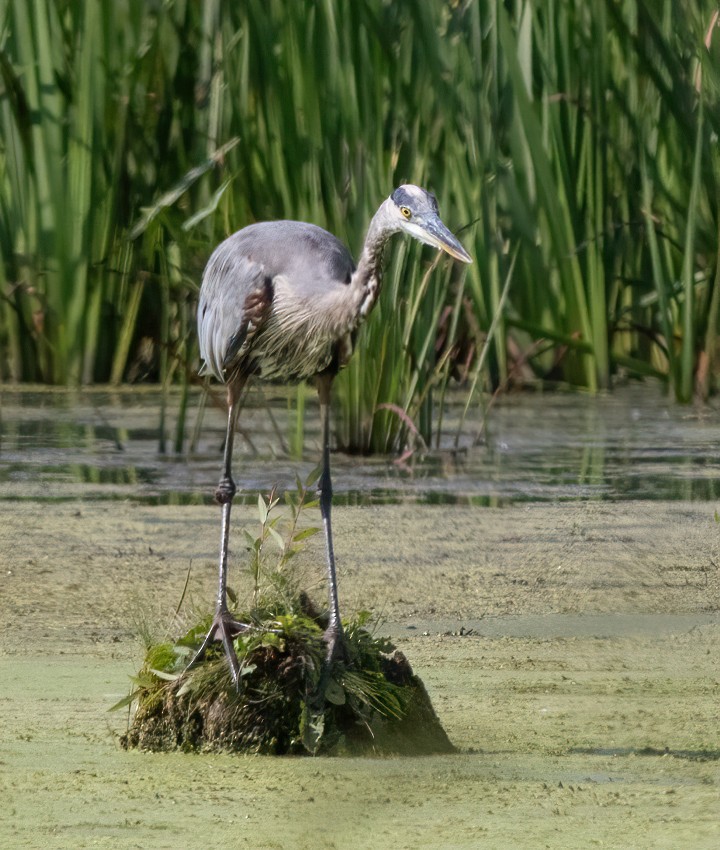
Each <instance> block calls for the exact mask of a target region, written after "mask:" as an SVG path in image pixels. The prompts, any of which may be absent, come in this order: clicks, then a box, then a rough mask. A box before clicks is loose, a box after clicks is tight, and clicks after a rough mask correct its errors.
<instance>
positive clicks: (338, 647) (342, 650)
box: [323, 623, 350, 668]
mask: <svg viewBox="0 0 720 850" xmlns="http://www.w3.org/2000/svg"><path fill="white" fill-rule="evenodd" d="M323 640H324V641H325V645H326V647H327V650H326V653H325V666H326V667H327V668H329V667H330V666H331V665H332V664H333V663H334V662H335V661H342V662H343V664H346V665H349V664H350V654H349V653H348V648H347V644H346V643H345V632H344V630H343V627H342V626H341V625H340V623H335V624H334V625H329V626H328V627H327V629H325V633H324V634H323Z"/></svg>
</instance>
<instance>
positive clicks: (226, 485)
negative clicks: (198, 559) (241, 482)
mask: <svg viewBox="0 0 720 850" xmlns="http://www.w3.org/2000/svg"><path fill="white" fill-rule="evenodd" d="M244 383H245V382H244V381H242V380H236V381H234V382H232V383H230V384H229V385H228V421H227V434H226V436H225V452H224V456H223V473H222V477H221V478H220V482H219V483H218V486H217V489H216V490H215V501H216V502H217V503H218V504H219V505H220V507H221V509H222V525H221V531H220V562H219V570H218V591H217V599H216V603H215V616H214V617H213V621H212V623H211V625H210V629H209V631H208V633H207V635H206V636H205V639H204V640H203V642H202V644H201V646H200V649H198V651H197V652H196V653H195V657H194V658H193V659H192V661H191V662H190V663H189V664H188V666H187V667H186V670H190V669H191V668H192V667H194V666H195V665H196V664H197V663H198V662H199V661H201V660H202V658H203V656H204V655H205V653H206V651H207V649H208V647H209V646H210V644H211V643H212V642H213V641H214V640H220V641H222V644H223V647H224V649H225V655H226V656H227V659H228V662H229V664H230V672H231V674H232V678H233V682H234V683H235V687H238V685H239V682H240V664H239V663H238V659H237V655H236V654H235V649H234V648H233V638H234V637H236V635H239V634H241V633H242V632H246V631H249V630H250V628H251V626H250V625H248V624H247V623H240V622H238V621H237V620H236V619H235V618H234V617H233V616H232V614H231V613H230V611H229V610H228V604H227V574H228V547H229V540H230V510H231V508H232V501H233V497H234V496H235V491H236V489H237V488H236V487H235V482H234V481H233V478H232V452H233V442H234V438H235V427H236V425H237V418H238V412H239V399H240V392H241V390H242V388H243V386H244Z"/></svg>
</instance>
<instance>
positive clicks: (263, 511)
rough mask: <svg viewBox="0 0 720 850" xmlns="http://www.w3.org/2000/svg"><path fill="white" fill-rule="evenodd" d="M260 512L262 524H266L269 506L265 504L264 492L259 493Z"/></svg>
mask: <svg viewBox="0 0 720 850" xmlns="http://www.w3.org/2000/svg"><path fill="white" fill-rule="evenodd" d="M258 513H259V514H260V524H261V525H265V523H266V522H267V518H268V508H267V505H266V504H265V499H263V497H262V494H260V493H258Z"/></svg>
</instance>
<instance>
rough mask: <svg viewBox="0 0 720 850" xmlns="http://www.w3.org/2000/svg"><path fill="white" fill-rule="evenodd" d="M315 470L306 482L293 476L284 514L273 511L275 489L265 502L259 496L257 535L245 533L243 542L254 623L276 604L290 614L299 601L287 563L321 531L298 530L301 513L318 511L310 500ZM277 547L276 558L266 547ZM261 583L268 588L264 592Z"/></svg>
mask: <svg viewBox="0 0 720 850" xmlns="http://www.w3.org/2000/svg"><path fill="white" fill-rule="evenodd" d="M317 477H318V470H317V469H314V470H313V471H312V472H311V473H310V475H309V476H308V477H307V479H306V480H305V482H304V483H303V481H302V480H301V479H300V477H299V476H297V475H296V476H295V489H294V490H286V491H285V497H284V498H285V503H286V505H287V506H288V508H289V516H288V514H286V513H276V514H275V515H274V516H273V511H274V510H275V508H277V506H278V504H279V503H280V499H279V497H278V496H277V488H276V487H273V488H272V490H271V491H270V493H269V494H268V496H267V498H265V497H263V495H262V494H258V515H259V519H260V533H259V534H258V535H257V536H255V537H254V536H253V535H252V534H251V533H250V532H249V531H247V530H245V539H246V541H247V545H248V551H249V552H250V574H251V576H252V579H253V612H254V614H255V617H256V619H264V618H266V617H267V616H271V615H272V609H273V608H277V607H278V604H280V606H281V607H282V608H283V609H284V610H293V609H295V608H296V607H297V606H296V601H297V598H298V594H299V590H298V576H297V575H296V573H294V572H292V571H289V570H288V569H287V566H288V563H289V562H290V560H291V559H292V558H294V557H295V555H297V554H298V553H299V552H301V551H302V550H303V548H304V547H305V542H306V541H307V540H308V538H310V537H312V536H314V535H315V534H317V533H318V532H319V531H320V528H319V527H317V526H305V527H301V526H300V520H301V517H302V515H303V512H304V511H306V510H308V509H310V508H314V507H317V505H318V501H317V499H316V498H314V497H313V498H311V497H310V496H309V494H310V493H311V492H312V491H311V487H312V485H313V484H314V483H315V481H317ZM271 540H272V542H273V543H274V544H275V546H276V547H277V551H276V552H275V557H274V558H273V556H272V554H271V552H269V551H268V548H267V546H266V544H267V543H268V542H269V541H271ZM263 579H264V580H265V582H266V585H267V587H266V588H263Z"/></svg>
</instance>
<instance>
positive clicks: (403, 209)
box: [400, 207, 412, 218]
mask: <svg viewBox="0 0 720 850" xmlns="http://www.w3.org/2000/svg"><path fill="white" fill-rule="evenodd" d="M400 212H401V213H402V214H403V218H412V213H411V212H410V210H409V209H408V207H400Z"/></svg>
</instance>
